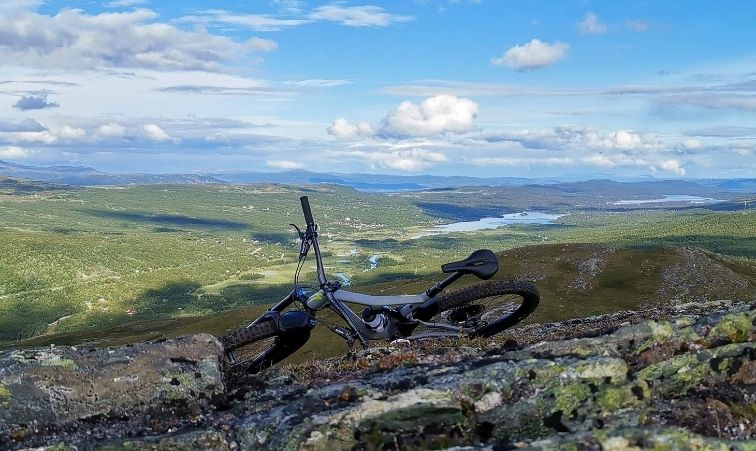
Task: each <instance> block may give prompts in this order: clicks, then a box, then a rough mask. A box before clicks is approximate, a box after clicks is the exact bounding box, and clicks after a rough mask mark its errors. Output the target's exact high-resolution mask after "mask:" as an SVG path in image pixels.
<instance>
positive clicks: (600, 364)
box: [572, 358, 628, 383]
mask: <svg viewBox="0 0 756 451" xmlns="http://www.w3.org/2000/svg"><path fill="white" fill-rule="evenodd" d="M627 371H628V368H627V363H625V361H624V360H621V359H615V358H597V359H591V360H586V361H584V362H579V363H577V364H575V365H574V366H573V370H572V373H573V374H574V376H575V377H576V378H578V379H605V378H607V377H608V378H611V380H612V382H614V383H617V382H621V381H624V380H625V378H626V376H627Z"/></svg>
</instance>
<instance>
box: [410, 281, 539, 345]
mask: <svg viewBox="0 0 756 451" xmlns="http://www.w3.org/2000/svg"><path fill="white" fill-rule="evenodd" d="M539 300H540V295H539V294H538V289H537V288H536V287H535V286H534V285H533V284H532V283H530V282H525V281H494V282H484V283H480V284H477V285H473V286H471V287H467V288H463V289H461V290H458V291H454V292H451V293H448V294H446V295H441V296H439V297H438V299H437V302H438V309H439V313H437V314H436V316H434V317H433V318H432V320H431V321H433V322H436V323H441V324H448V325H450V326H455V327H458V328H462V329H463V330H467V331H469V332H468V333H467V334H466V335H467V336H472V337H490V336H492V335H495V334H497V333H499V332H501V331H503V330H504V329H508V328H510V327H512V326H514V325H515V324H517V323H519V322H520V321H522V320H523V319H525V318H527V316H528V315H530V314H531V313H532V312H533V310H535V309H536V307H537V306H538V302H539ZM434 329H435V330H437V331H438V330H440V328H434ZM418 332H420V331H418Z"/></svg>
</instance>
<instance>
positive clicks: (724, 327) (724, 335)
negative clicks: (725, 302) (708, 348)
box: [706, 312, 753, 344]
mask: <svg viewBox="0 0 756 451" xmlns="http://www.w3.org/2000/svg"><path fill="white" fill-rule="evenodd" d="M752 321H753V318H751V315H750V314H749V313H746V312H743V313H730V314H728V315H724V316H722V317H721V318H720V319H719V321H718V322H717V324H716V325H714V327H712V328H711V330H710V331H709V333H708V334H706V339H707V341H709V342H710V343H715V344H718V343H721V342H723V341H724V342H729V343H740V342H743V341H747V340H748V338H749V336H750V334H751V329H752V328H753V326H752V325H751V322H752Z"/></svg>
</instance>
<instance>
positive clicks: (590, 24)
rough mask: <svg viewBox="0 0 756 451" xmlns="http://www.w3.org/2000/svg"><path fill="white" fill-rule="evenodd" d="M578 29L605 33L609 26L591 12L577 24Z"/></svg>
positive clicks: (592, 32)
mask: <svg viewBox="0 0 756 451" xmlns="http://www.w3.org/2000/svg"><path fill="white" fill-rule="evenodd" d="M577 29H578V31H579V32H581V33H583V34H604V33H606V30H607V27H606V24H604V23H602V22H601V21H600V20H599V18H598V16H597V15H595V14H593V13H591V12H589V13H587V14H586V15H585V19H583V21H582V22H580V23H578V24H577Z"/></svg>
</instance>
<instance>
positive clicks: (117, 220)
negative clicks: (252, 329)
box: [0, 182, 756, 355]
mask: <svg viewBox="0 0 756 451" xmlns="http://www.w3.org/2000/svg"><path fill="white" fill-rule="evenodd" d="M7 185H8V186H13V187H16V188H14V189H10V188H8V189H6V190H5V191H4V192H3V194H2V196H0V217H2V218H3V222H2V223H0V240H2V243H3V245H2V246H0V344H2V343H4V344H5V345H18V344H21V342H19V340H26V341H24V342H23V344H25V345H26V344H34V345H36V344H43V343H51V342H58V343H66V344H74V343H80V342H85V341H97V342H98V343H101V344H119V343H121V342H126V341H131V340H141V339H146V338H152V337H156V336H163V335H165V336H172V335H175V334H180V333H190V332H197V331H206V332H210V333H222V332H224V331H226V330H229V329H231V328H233V327H237V326H238V325H240V324H242V323H244V322H246V321H248V320H249V319H251V318H253V317H254V316H255V315H256V313H257V312H259V311H261V310H262V309H263V306H264V305H268V304H269V303H272V302H275V301H277V300H278V299H279V298H280V297H282V296H283V295H285V294H286V293H287V292H288V291H289V290H290V289H291V282H292V279H293V271H294V267H295V259H296V252H297V247H296V241H295V238H296V235H295V234H294V233H293V232H292V233H290V232H289V231H288V230H287V225H286V224H288V223H291V222H295V223H300V224H301V223H302V219H301V211H300V207H299V202H298V197H299V196H300V195H303V194H307V195H309V196H310V199H311V203H312V205H313V211H314V213H315V216H316V218H317V219H318V223H319V226H320V231H321V246H322V247H323V250H324V251H326V252H325V255H326V265H327V266H328V271H329V273H331V274H333V273H336V272H341V273H344V274H346V275H347V276H348V277H350V278H351V279H352V287H353V288H354V289H356V290H359V291H365V292H370V293H386V294H387V293H397V292H403V293H406V292H410V293H412V292H420V291H422V290H424V289H425V288H427V286H428V285H429V284H430V283H431V282H432V281H435V280H438V279H439V278H440V277H441V274H440V273H439V270H438V268H439V267H440V265H441V264H442V263H445V262H447V261H450V260H458V259H462V258H464V257H466V256H467V255H468V254H469V253H470V252H472V251H473V250H475V249H478V248H491V249H493V250H495V251H502V252H503V254H502V257H501V268H502V270H501V271H500V275H499V277H502V278H505V277H531V276H538V275H539V274H544V275H545V276H544V277H542V278H538V277H535V278H536V283H537V285H538V286H539V289H541V290H542V294H543V299H544V301H543V305H542V308H540V309H539V311H538V312H537V313H536V314H535V315H534V320H539V321H541V320H554V319H559V318H565V319H566V318H567V317H574V316H575V315H586V314H595V313H596V312H603V311H613V310H617V309H621V308H630V307H632V306H633V305H638V304H639V303H642V302H644V300H648V299H650V298H651V297H653V295H654V294H655V293H657V291H658V290H659V287H660V286H661V285H662V276H661V274H662V272H663V271H664V269H665V268H669V267H672V266H675V265H677V264H680V262H681V261H682V260H683V259H684V257H683V256H681V255H678V254H677V253H676V252H672V251H670V250H669V249H678V248H679V247H680V246H694V247H698V248H702V249H706V250H708V251H711V252H715V253H717V254H721V255H722V256H721V257H720V256H719V255H710V256H709V257H708V259H709V260H707V261H709V263H710V264H711V265H712V267H714V266H716V267H717V268H720V267H721V268H728V269H729V270H730V271H731V272H733V273H736V274H738V275H740V276H742V278H743V280H753V277H754V274H755V273H756V270H754V263H753V262H754V259H756V242H755V240H753V230H756V213H754V212H753V211H745V212H733V211H711V210H704V209H683V210H676V211H669V210H659V209H655V210H641V209H625V210H623V211H608V210H606V209H605V210H599V206H600V205H604V206H605V205H606V200H605V199H603V198H602V199H593V200H590V199H588V198H587V197H586V196H585V195H580V196H577V195H571V194H564V193H562V194H558V195H557V194H554V193H553V192H550V191H548V190H546V191H544V189H542V188H534V189H533V190H535V191H532V192H526V191H522V190H521V189H520V188H518V189H517V191H515V192H513V193H508V194H507V195H506V196H502V195H501V192H499V191H496V190H494V191H492V192H489V191H491V189H489V188H481V189H479V190H478V193H477V194H478V195H480V196H482V197H481V198H482V199H484V200H485V203H486V205H488V208H489V209H491V211H495V210H496V209H499V211H502V212H503V211H510V210H517V211H519V209H522V208H534V207H539V206H541V207H546V208H544V209H550V210H551V211H563V212H568V208H569V213H570V214H569V215H567V216H564V217H563V218H561V219H560V220H559V225H556V226H517V227H514V226H513V227H507V228H500V229H495V230H482V231H478V232H475V233H455V234H449V235H440V236H428V237H423V238H419V239H411V237H413V236H414V235H415V234H416V233H417V232H418V231H419V230H421V229H424V228H428V227H432V226H433V225H435V224H438V223H441V222H449V221H450V220H451V219H449V218H451V216H449V215H446V216H444V215H441V216H434V215H432V214H431V213H433V214H438V211H439V210H438V209H439V208H441V207H438V206H435V207H433V208H436V210H433V209H432V208H428V206H427V205H424V204H427V203H435V204H442V203H443V204H448V205H453V206H455V209H452V210H449V211H452V212H456V213H459V214H461V213H460V212H462V213H464V214H465V215H469V214H473V213H470V211H471V210H470V209H473V210H474V209H475V208H477V206H478V204H480V202H478V203H474V202H472V201H471V199H473V198H476V197H475V196H476V194H475V189H474V188H466V190H465V192H464V194H460V193H456V192H451V193H450V192H446V191H445V192H438V191H436V192H432V193H430V194H423V193H420V194H418V193H413V194H402V195H385V194H374V193H360V192H357V191H354V190H352V189H350V188H344V187H333V186H325V185H323V186H314V187H306V188H294V187H284V186H279V185H270V184H267V185H250V186H224V185H207V186H204V185H185V186H171V185H160V186H129V187H120V188H116V189H113V188H110V189H103V188H61V187H55V186H50V185H45V184H41V185H35V184H34V183H32V182H24V183H23V184H20V185H19V184H7ZM19 186H20V187H21V188H19ZM481 193H482V194H481ZM534 193H535V194H534ZM536 194H537V196H536ZM518 195H519V196H521V197H517V196H518ZM538 196H540V197H538ZM549 196H551V197H549ZM418 204H423V205H424V207H425V208H423V205H420V206H419V205H418ZM536 204H538V205H536ZM580 205H587V207H580ZM466 207H469V208H466ZM444 211H446V210H444ZM485 211H488V210H485ZM456 213H455V214H456ZM587 242H593V243H611V244H612V245H616V246H621V247H623V250H622V251H619V252H616V253H615V254H614V256H610V257H607V261H608V263H607V267H606V269H605V270H603V271H602V272H601V274H600V275H598V276H596V278H595V280H592V282H591V283H592V285H591V288H590V290H589V291H590V293H588V294H586V293H580V292H577V291H575V290H574V289H569V287H570V284H574V283H575V280H577V278H578V275H579V272H580V269H579V268H578V266H579V263H580V262H581V261H583V260H586V259H589V258H591V255H593V254H595V253H596V252H597V251H596V249H594V248H590V247H586V248H585V249H583V248H581V247H580V246H573V247H570V248H568V250H566V251H565V250H561V249H562V248H560V247H559V246H560V245H563V244H575V243H587ZM544 244H545V246H542V245H544ZM533 245H538V246H537V247H527V246H533ZM524 246H525V247H524ZM665 246H671V247H670V248H667V247H665ZM518 248H520V249H518ZM515 249H517V250H515ZM581 249H583V250H581ZM372 255H378V256H379V260H378V267H377V268H376V269H373V270H367V269H369V267H370V264H369V261H368V259H369V258H370V257H371V256H372ZM581 259H582V260H581ZM576 265H578V266H576ZM365 270H367V271H365ZM723 271H724V270H723ZM303 276H304V279H305V281H309V283H310V284H314V280H315V278H314V268H313V266H312V263H311V261H310V262H308V264H307V265H306V266H305V271H304V274H303ZM539 277H540V276H539ZM749 277H750V279H749ZM531 278H533V277H531ZM704 291H705V290H704ZM628 293H629V294H628ZM705 294H706V293H689V294H688V295H691V296H703V295H705ZM665 295H666V294H665ZM560 305H561V306H563V307H559V306H560ZM326 332H327V331H326ZM317 333H320V332H317ZM326 340H330V339H326V338H322V339H315V340H313V341H312V343H313V346H312V348H311V349H310V350H309V351H308V350H304V352H305V353H307V352H310V353H311V354H312V355H315V354H316V353H317V352H318V349H322V348H323V346H322V345H323V344H324V343H328V346H336V343H339V340H338V338H336V339H335V340H333V341H326ZM308 346H309V344H308ZM338 349H341V348H338Z"/></svg>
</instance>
